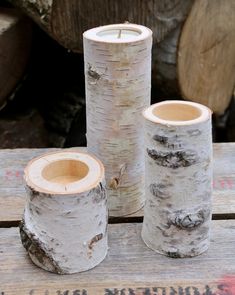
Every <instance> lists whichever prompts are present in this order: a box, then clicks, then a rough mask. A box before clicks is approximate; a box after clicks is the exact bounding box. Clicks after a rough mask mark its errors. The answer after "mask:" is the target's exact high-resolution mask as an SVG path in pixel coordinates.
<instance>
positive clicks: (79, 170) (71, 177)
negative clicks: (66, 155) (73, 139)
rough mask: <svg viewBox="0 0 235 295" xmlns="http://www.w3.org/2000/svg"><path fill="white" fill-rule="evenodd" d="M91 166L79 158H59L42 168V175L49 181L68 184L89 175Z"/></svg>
mask: <svg viewBox="0 0 235 295" xmlns="http://www.w3.org/2000/svg"><path fill="white" fill-rule="evenodd" d="M88 172H89V167H88V166H87V165H86V164H85V163H84V162H82V161H78V160H59V161H54V162H52V163H50V164H48V165H47V166H46V167H44V169H43V170H42V177H43V178H44V179H46V180H47V181H50V182H54V183H60V184H68V183H71V182H75V181H78V180H81V179H83V178H84V177H86V176H87V174H88Z"/></svg>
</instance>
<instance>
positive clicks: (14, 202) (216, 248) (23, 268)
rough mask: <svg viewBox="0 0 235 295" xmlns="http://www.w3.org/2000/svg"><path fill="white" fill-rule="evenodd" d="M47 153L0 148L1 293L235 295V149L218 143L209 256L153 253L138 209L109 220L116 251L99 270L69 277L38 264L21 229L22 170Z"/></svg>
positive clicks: (215, 146) (31, 294)
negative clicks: (143, 234) (22, 239)
mask: <svg viewBox="0 0 235 295" xmlns="http://www.w3.org/2000/svg"><path fill="white" fill-rule="evenodd" d="M47 151H48V150H46V149H34V150H29V149H19V150H1V151H0V295H15V294H17V295H21V294H22V295H26V294H29V295H38V294H40V295H177V294H178V295H202V294H205V295H221V294H222V295H225V294H227V295H228V294H230V295H234V294H235V144H233V143H226V144H224V143H223V144H214V205H213V221H212V233H211V246H210V249H209V250H208V251H207V252H206V253H204V254H202V255H200V256H197V257H194V258H189V259H173V258H168V257H165V256H162V255H158V254H156V253H154V252H153V251H151V250H150V249H148V248H147V247H146V246H145V244H144V243H143V242H142V240H141V238H140V230H141V222H142V215H143V212H142V211H139V212H137V213H135V214H133V215H131V216H128V217H125V218H111V219H110V225H109V246H110V249H109V253H108V255H107V257H106V259H105V260H104V261H103V262H102V263H101V264H100V265H99V266H98V267H96V268H94V269H93V270H91V271H88V272H84V273H80V274H75V275H64V276H60V275H55V274H51V273H48V272H46V271H44V270H41V269H39V268H37V267H36V266H34V265H33V264H32V263H31V261H30V260H29V258H28V257H27V254H26V252H25V250H24V248H23V247H22V245H21V242H20V239H19V233H18V228H17V225H18V223H19V220H20V219H21V215H22V212H23V207H24V202H25V192H24V187H23V185H22V175H23V168H24V166H25V165H26V163H27V162H28V161H29V160H30V159H31V158H33V157H35V156H37V155H40V154H42V153H44V152H47ZM226 288H227V289H226ZM232 288H234V289H233V291H232ZM225 289H226V290H227V291H226V290H225ZM228 290H229V291H228ZM226 292H227V293H226ZM229 292H230V293H229Z"/></svg>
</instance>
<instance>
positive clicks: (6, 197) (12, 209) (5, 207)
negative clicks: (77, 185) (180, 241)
mask: <svg viewBox="0 0 235 295" xmlns="http://www.w3.org/2000/svg"><path fill="white" fill-rule="evenodd" d="M78 149H80V150H83V151H84V150H85V148H78ZM53 150H54V149H15V150H0V167H1V169H0V222H1V221H17V220H20V219H21V215H22V213H23V208H24V203H25V190H24V187H23V185H22V184H23V182H22V176H23V169H24V167H25V165H26V164H27V162H28V161H29V160H30V159H32V158H33V157H35V156H38V155H40V154H42V153H45V152H48V151H53ZM213 214H235V143H219V144H214V204H213ZM133 216H135V217H139V216H143V211H142V210H140V211H138V212H136V213H135V214H132V215H131V217H133Z"/></svg>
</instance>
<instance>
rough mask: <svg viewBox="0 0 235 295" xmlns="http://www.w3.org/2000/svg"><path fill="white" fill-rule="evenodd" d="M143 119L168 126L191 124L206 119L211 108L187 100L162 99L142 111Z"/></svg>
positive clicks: (209, 114)
mask: <svg viewBox="0 0 235 295" xmlns="http://www.w3.org/2000/svg"><path fill="white" fill-rule="evenodd" d="M143 116H144V117H145V119H147V120H149V121H152V122H153V123H159V124H163V125H170V126H172V125H173V126H184V125H193V124H198V123H201V122H205V121H207V120H208V119H209V118H210V116H211V110H210V109H209V108H208V107H206V106H204V105H202V104H199V103H195V102H188V101H178V100H171V101H163V102H159V103H156V104H153V105H151V106H150V107H148V108H147V109H145V110H144V111H143Z"/></svg>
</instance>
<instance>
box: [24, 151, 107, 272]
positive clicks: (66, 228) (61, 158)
mask: <svg viewBox="0 0 235 295" xmlns="http://www.w3.org/2000/svg"><path fill="white" fill-rule="evenodd" d="M25 182H26V191H27V202H26V206H25V212H24V217H23V220H22V222H21V225H20V235H21V240H22V243H23V245H24V247H25V248H26V250H27V252H28V254H29V256H30V258H31V259H32V261H33V262H34V263H35V264H36V265H37V266H39V267H41V268H43V269H45V270H47V271H50V272H54V273H58V274H70V273H76V272H82V271H85V270H88V269H91V268H93V267H94V266H96V265H97V264H99V263H100V262H101V261H102V260H103V259H104V258H105V256H106V253H107V219H108V216H107V215H108V214H107V208H106V201H107V199H106V192H105V189H104V187H105V183H104V168H103V165H102V164H101V162H100V161H99V160H97V159H96V158H94V157H93V156H91V155H89V154H85V153H80V152H72V151H63V152H55V153H50V154H46V155H43V156H41V157H39V158H35V159H33V160H32V161H31V162H30V163H29V164H28V166H27V167H26V169H25Z"/></svg>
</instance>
